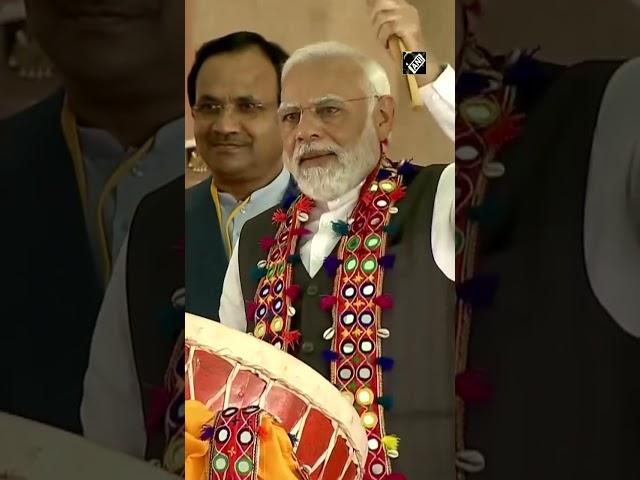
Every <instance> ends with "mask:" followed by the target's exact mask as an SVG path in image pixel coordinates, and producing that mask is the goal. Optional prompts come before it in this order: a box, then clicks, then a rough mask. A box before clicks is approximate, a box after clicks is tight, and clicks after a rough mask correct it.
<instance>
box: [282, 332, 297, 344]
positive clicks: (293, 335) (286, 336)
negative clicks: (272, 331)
mask: <svg viewBox="0 0 640 480" xmlns="http://www.w3.org/2000/svg"><path fill="white" fill-rule="evenodd" d="M301 338H302V334H301V333H300V332H299V331H298V330H291V331H289V332H284V333H283V334H282V339H283V340H284V343H285V345H291V346H292V347H295V346H297V345H298V343H300V339H301Z"/></svg>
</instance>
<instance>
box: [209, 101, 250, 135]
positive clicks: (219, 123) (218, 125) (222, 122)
mask: <svg viewBox="0 0 640 480" xmlns="http://www.w3.org/2000/svg"><path fill="white" fill-rule="evenodd" d="M211 128H212V130H213V131H215V132H218V133H222V134H231V133H238V132H240V130H241V129H242V128H241V122H240V119H239V118H238V115H237V114H236V113H235V111H234V109H233V107H231V108H230V107H229V106H227V108H225V109H224V110H223V111H222V113H221V114H220V115H219V116H218V118H216V119H215V120H214V122H213V123H212V125H211Z"/></svg>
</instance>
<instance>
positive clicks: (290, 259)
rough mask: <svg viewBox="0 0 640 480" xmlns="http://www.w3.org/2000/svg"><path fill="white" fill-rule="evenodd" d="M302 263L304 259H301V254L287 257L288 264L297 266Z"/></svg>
mask: <svg viewBox="0 0 640 480" xmlns="http://www.w3.org/2000/svg"><path fill="white" fill-rule="evenodd" d="M301 261H302V259H301V258H300V254H299V253H294V254H293V255H289V256H288V257H287V262H288V263H290V264H291V265H297V264H299V263H300V262H301Z"/></svg>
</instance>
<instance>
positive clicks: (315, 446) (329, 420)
mask: <svg viewBox="0 0 640 480" xmlns="http://www.w3.org/2000/svg"><path fill="white" fill-rule="evenodd" d="M185 363H186V365H185V369H186V372H185V396H186V399H187V400H197V401H199V402H201V403H202V404H204V405H205V406H206V408H208V409H209V410H210V411H211V412H218V421H217V422H216V423H217V424H218V425H220V424H222V425H225V426H229V425H230V424H231V423H237V422H238V421H240V422H242V425H243V426H244V427H243V428H245V427H246V428H245V430H247V429H248V430H250V429H251V428H252V427H251V425H252V423H251V419H252V418H253V417H255V416H256V415H260V414H261V412H262V413H263V414H265V415H267V416H268V417H270V418H273V419H274V420H275V422H276V423H277V424H278V425H279V426H281V427H283V428H284V430H285V431H286V432H288V433H289V435H290V436H291V437H292V438H293V439H294V441H293V450H294V455H295V458H296V459H297V462H298V463H299V464H300V465H301V468H302V470H303V471H304V472H305V475H304V476H307V477H308V478H309V479H311V480H360V479H362V476H363V472H364V464H365V460H366V457H367V436H366V433H365V431H364V428H363V427H362V424H361V421H360V418H359V417H358V414H357V412H356V411H355V409H354V408H353V406H352V405H351V404H350V403H349V402H347V401H346V400H345V399H344V398H343V397H342V395H341V394H340V392H339V391H338V390H337V389H336V388H335V387H334V386H333V385H332V384H331V383H330V382H329V381H328V380H326V379H325V378H324V377H322V376H321V375H320V374H319V373H317V372H316V371H315V370H313V369H312V368H311V367H309V366H307V365H305V364H304V363H302V362H301V361H299V360H298V359H296V358H294V357H293V356H291V355H288V354H286V353H284V352H282V351H280V350H278V349H276V348H274V347H273V346H271V345H269V344H267V343H266V342H263V341H261V340H258V339H256V338H254V337H252V336H250V335H247V334H245V333H243V332H238V331H235V330H231V329H229V328H227V327H225V326H223V325H221V324H220V323H217V322H213V321H211V320H207V319H204V318H201V317H197V316H194V315H190V314H186V318H185ZM188 413H189V412H188V411H187V414H188ZM224 417H228V418H224ZM231 417H241V418H236V419H232V420H233V421H229V418H231ZM188 422H189V420H188V419H187V423H188ZM253 428H254V429H255V428H256V423H255V421H254V422H253ZM222 433H223V435H222V436H223V437H224V438H223V439H222V440H224V441H225V442H227V441H228V440H227V439H228V438H229V437H230V436H231V435H229V429H228V428H225V429H224V430H223V431H222ZM254 433H255V432H254ZM213 435H215V433H213ZM243 435H244V439H243V438H242V436H243ZM254 437H257V435H256V436H254V435H252V434H251V432H249V433H247V432H246V431H240V433H238V434H237V438H236V439H234V441H236V443H235V444H234V445H233V450H232V451H233V452H235V451H236V447H238V446H239V447H240V449H242V448H243V445H242V444H243V442H250V441H251V440H252V439H253V438H254ZM238 442H239V443H238ZM254 452H255V450H254ZM222 457H223V458H220V459H218V460H220V461H219V462H216V459H215V458H214V457H213V456H211V457H210V458H209V461H208V464H209V467H208V468H209V469H210V472H213V473H215V472H214V470H215V468H216V467H220V468H221V470H224V469H225V468H230V469H234V467H235V472H236V473H235V475H237V472H238V467H240V471H243V472H248V470H249V469H250V467H251V465H252V464H251V461H253V462H254V463H255V459H248V460H247V461H245V463H244V464H242V465H238V464H237V463H236V464H235V465H234V462H233V459H231V458H229V456H228V455H227V456H224V455H223V456H222ZM211 469H213V470H211ZM304 476H303V477H302V478H304ZM207 478H208V479H209V478H213V479H216V478H242V479H244V478H248V479H254V478H259V477H258V476H251V475H248V474H247V476H246V477H245V476H244V475H239V476H232V477H229V476H219V477H217V476H215V475H212V474H209V475H208V476H207Z"/></svg>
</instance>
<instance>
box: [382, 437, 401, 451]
mask: <svg viewBox="0 0 640 480" xmlns="http://www.w3.org/2000/svg"><path fill="white" fill-rule="evenodd" d="M382 444H383V445H384V446H385V448H386V449H387V450H395V451H396V452H397V451H398V446H399V445H400V438H399V437H398V436H397V435H385V436H384V437H382Z"/></svg>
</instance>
